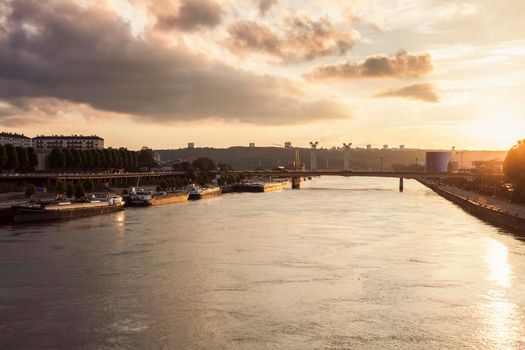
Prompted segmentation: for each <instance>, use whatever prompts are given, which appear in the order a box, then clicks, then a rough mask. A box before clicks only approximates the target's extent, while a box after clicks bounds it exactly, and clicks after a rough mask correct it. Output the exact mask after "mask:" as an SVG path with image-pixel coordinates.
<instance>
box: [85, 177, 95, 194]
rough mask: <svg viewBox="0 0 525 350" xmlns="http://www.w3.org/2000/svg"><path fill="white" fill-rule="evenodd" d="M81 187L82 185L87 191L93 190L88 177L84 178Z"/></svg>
mask: <svg viewBox="0 0 525 350" xmlns="http://www.w3.org/2000/svg"><path fill="white" fill-rule="evenodd" d="M82 187H84V190H85V191H86V192H88V193H89V192H93V188H94V187H93V182H92V181H91V180H90V179H85V180H84V181H83V182H82Z"/></svg>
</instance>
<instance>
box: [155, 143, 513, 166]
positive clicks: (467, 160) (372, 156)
mask: <svg viewBox="0 0 525 350" xmlns="http://www.w3.org/2000/svg"><path fill="white" fill-rule="evenodd" d="M155 152H156V153H158V154H159V155H160V159H161V161H162V162H163V163H167V164H171V163H173V162H178V161H191V160H195V159H197V158H199V157H209V158H211V159H212V160H213V161H215V162H216V163H226V164H230V165H231V166H232V167H233V168H234V169H238V170H247V169H256V168H263V169H272V168H275V167H276V166H278V165H283V166H286V167H289V166H291V165H292V162H293V160H294V158H295V149H285V148H281V147H229V148H207V147H206V148H180V149H165V150H156V151H155ZM317 152H318V158H317V159H318V160H317V168H318V169H342V168H343V149H336V148H332V149H318V150H317ZM350 152H351V153H350V154H351V167H352V169H353V170H356V171H360V170H361V171H368V170H379V169H380V167H381V158H383V169H384V170H392V166H394V165H396V164H397V165H399V164H400V165H405V166H409V165H411V164H415V163H416V159H417V163H418V164H419V165H423V164H424V163H425V152H426V150H419V149H406V150H398V149H390V150H380V149H372V150H366V149H352V150H351V151H350ZM299 153H300V158H301V162H302V163H305V165H306V167H307V168H310V149H308V148H301V149H300V150H299ZM506 153H507V152H506V151H452V158H453V159H454V160H457V161H458V163H461V154H463V166H464V167H471V166H472V161H475V160H491V159H501V160H503V159H505V155H506Z"/></svg>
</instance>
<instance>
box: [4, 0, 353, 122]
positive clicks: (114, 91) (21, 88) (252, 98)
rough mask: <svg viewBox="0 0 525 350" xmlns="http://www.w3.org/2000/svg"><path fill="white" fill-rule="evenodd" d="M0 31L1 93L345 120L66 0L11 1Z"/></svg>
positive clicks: (143, 114)
mask: <svg viewBox="0 0 525 350" xmlns="http://www.w3.org/2000/svg"><path fill="white" fill-rule="evenodd" d="M10 7H11V10H10V11H9V13H8V14H7V15H6V21H5V23H4V25H3V27H4V29H3V30H0V100H4V101H7V102H12V101H16V100H18V99H22V98H23V99H25V100H26V101H31V100H33V99H36V98H38V99H43V98H55V99H58V100H66V101H70V102H75V103H81V104H87V105H89V106H91V107H93V108H95V109H98V110H105V111H111V112H117V113H124V114H130V115H133V116H135V118H136V119H137V120H142V121H148V122H172V121H184V120H198V119H207V118H219V119H223V120H236V121H241V122H248V123H254V124H260V125H269V124H294V123H295V124H297V123H304V122H308V121H313V120H320V119H333V118H344V117H348V111H347V110H346V109H345V108H344V107H343V106H341V105H339V104H338V103H337V102H335V101H332V100H327V99H317V100H315V99H314V100H311V99H308V97H307V96H305V95H303V93H302V92H301V91H300V90H299V89H297V88H296V87H295V86H294V84H293V83H292V82H290V81H288V80H285V79H280V78H276V77H273V76H269V75H256V74H254V73H251V72H247V71H243V70H237V69H234V68H232V67H230V66H228V65H225V64H223V63H220V62H216V61H213V60H212V59H210V58H209V57H208V58H204V57H201V56H199V55H196V54H194V53H190V52H188V50H187V49H185V48H184V47H182V46H174V44H173V42H171V41H169V42H166V40H167V39H166V37H165V36H159V35H158V34H156V33H155V32H150V33H147V32H146V33H143V34H141V36H139V37H135V36H133V35H132V34H131V31H130V27H129V25H128V24H127V23H126V22H124V21H123V20H122V19H121V18H120V17H119V16H118V15H117V14H115V13H113V12H110V11H109V10H107V9H106V8H103V7H97V6H78V5H76V4H75V3H74V2H72V1H69V0H67V1H66V0H48V1H38V2H37V1H32V0H16V1H11V2H10Z"/></svg>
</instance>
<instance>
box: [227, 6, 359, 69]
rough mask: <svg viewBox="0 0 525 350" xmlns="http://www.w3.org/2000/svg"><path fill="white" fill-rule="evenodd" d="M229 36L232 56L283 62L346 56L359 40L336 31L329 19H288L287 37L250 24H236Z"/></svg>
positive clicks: (251, 22) (257, 24)
mask: <svg viewBox="0 0 525 350" xmlns="http://www.w3.org/2000/svg"><path fill="white" fill-rule="evenodd" d="M228 32H229V34H230V38H229V39H228V41H227V45H228V47H229V48H230V50H231V51H232V52H235V53H237V54H240V55H244V54H250V53H253V52H257V53H264V54H267V55H271V56H274V57H277V58H279V59H280V60H281V61H283V62H298V61H308V60H312V59H315V58H318V57H323V56H331V55H343V54H345V53H346V52H348V51H349V50H350V49H351V48H352V47H353V45H354V44H355V42H356V40H357V35H356V34H355V33H353V32H343V31H339V30H337V29H336V28H334V27H333V25H332V23H331V22H330V21H329V20H328V19H327V18H321V19H319V20H314V19H312V18H310V17H308V16H298V17H293V18H291V19H289V20H288V21H287V23H286V26H285V33H284V35H279V34H277V33H276V32H275V31H274V30H273V29H271V28H270V27H268V26H266V25H265V24H262V23H258V22H254V21H248V20H239V21H237V22H235V23H233V24H232V25H230V27H229V28H228Z"/></svg>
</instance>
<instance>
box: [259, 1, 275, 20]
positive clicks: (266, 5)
mask: <svg viewBox="0 0 525 350" xmlns="http://www.w3.org/2000/svg"><path fill="white" fill-rule="evenodd" d="M257 2H258V4H259V12H260V14H261V15H263V16H264V15H266V12H268V10H269V9H270V8H271V7H272V6H273V5H276V4H277V0H257Z"/></svg>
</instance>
